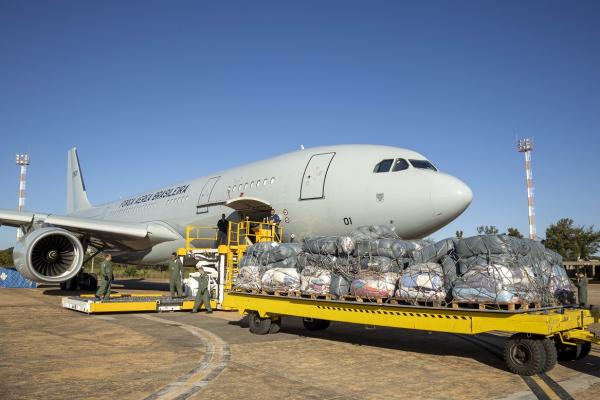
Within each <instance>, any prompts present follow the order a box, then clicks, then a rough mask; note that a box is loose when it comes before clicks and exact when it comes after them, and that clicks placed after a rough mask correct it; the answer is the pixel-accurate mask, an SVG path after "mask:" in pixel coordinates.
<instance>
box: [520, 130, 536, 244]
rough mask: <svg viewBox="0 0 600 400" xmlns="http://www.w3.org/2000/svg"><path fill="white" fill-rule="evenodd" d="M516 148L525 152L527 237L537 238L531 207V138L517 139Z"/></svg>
mask: <svg viewBox="0 0 600 400" xmlns="http://www.w3.org/2000/svg"><path fill="white" fill-rule="evenodd" d="M517 150H518V151H519V152H520V153H525V176H526V179H527V205H528V209H529V214H528V215H529V239H531V240H537V232H536V230H535V208H534V207H533V174H532V172H531V152H532V150H533V139H519V140H518V142H517Z"/></svg>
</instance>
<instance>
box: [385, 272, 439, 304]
mask: <svg viewBox="0 0 600 400" xmlns="http://www.w3.org/2000/svg"><path fill="white" fill-rule="evenodd" d="M396 297H399V298H400V299H402V300H404V301H406V302H409V303H416V302H419V301H422V302H429V303H441V302H442V301H444V299H445V298H446V290H445V289H444V273H443V270H442V266H441V265H440V264H437V263H425V264H415V265H411V266H410V267H408V268H407V269H405V270H404V271H402V272H401V273H400V277H399V279H398V289H397V290H396Z"/></svg>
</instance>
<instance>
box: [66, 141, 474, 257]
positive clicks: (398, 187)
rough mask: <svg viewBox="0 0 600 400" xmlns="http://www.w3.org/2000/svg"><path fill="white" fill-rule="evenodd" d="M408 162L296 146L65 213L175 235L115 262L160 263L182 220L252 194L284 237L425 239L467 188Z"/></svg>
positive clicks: (381, 154) (396, 155)
mask: <svg viewBox="0 0 600 400" xmlns="http://www.w3.org/2000/svg"><path fill="white" fill-rule="evenodd" d="M390 159H391V160H394V162H396V160H397V159H404V160H408V161H407V163H408V164H409V165H408V167H407V168H406V169H403V170H399V171H395V172H393V171H392V170H391V169H390V172H379V173H376V172H374V168H375V166H376V165H377V164H378V163H380V162H381V161H382V160H390ZM409 160H426V158H425V157H424V156H422V155H421V154H419V153H416V152H414V151H411V150H406V149H402V148H398V147H391V146H378V145H339V146H326V147H318V148H309V149H305V150H299V151H295V152H292V153H288V154H283V155H280V156H277V157H273V158H270V159H266V160H263V161H258V162H254V163H251V164H247V165H243V166H240V167H236V168H232V169H228V170H224V171H220V172H217V173H215V174H211V175H208V176H205V177H201V178H197V179H193V180H189V181H185V182H180V183H177V184H173V185H168V186H165V187H163V188H159V189H156V190H152V191H149V192H144V193H140V194H137V195H134V196H130V197H127V198H125V199H122V200H118V201H114V202H110V203H107V204H103V205H100V206H97V207H93V208H89V209H86V210H82V211H78V212H74V213H72V214H70V216H75V217H82V218H92V219H96V220H106V221H120V222H126V221H131V222H157V221H158V222H162V223H164V224H167V225H168V226H170V227H171V228H173V229H174V230H175V231H177V232H178V233H179V234H180V235H181V239H180V240H175V241H171V242H166V243H160V244H157V245H156V246H154V247H153V248H152V249H149V250H144V251H140V252H116V253H115V254H114V255H113V258H114V260H115V261H117V262H127V263H132V264H143V265H152V264H156V263H160V262H163V261H164V260H166V259H167V258H168V256H169V254H170V253H171V252H173V251H175V250H176V249H177V248H178V247H183V246H184V243H185V228H186V226H187V225H198V226H216V223H217V221H218V219H219V218H220V216H221V214H225V215H226V216H227V217H228V218H231V219H232V220H235V219H239V218H240V215H239V213H236V210H235V209H233V208H230V207H228V206H226V205H224V203H225V202H226V201H228V200H229V201H231V200H232V199H236V198H240V197H241V198H256V199H260V200H262V201H264V202H265V203H268V204H270V205H271V207H272V208H273V209H275V211H276V212H277V214H278V215H279V216H280V217H281V219H282V221H281V226H282V228H283V238H284V240H285V241H290V240H295V241H299V240H301V239H302V238H304V237H307V236H313V235H339V234H343V233H346V232H348V231H349V230H351V229H353V228H355V227H358V226H361V225H373V224H384V225H393V226H394V227H395V228H396V232H397V233H398V235H399V236H400V237H402V238H404V239H414V238H422V237H425V236H427V235H429V234H431V233H433V232H435V231H436V230H438V229H440V228H441V227H443V226H445V225H447V224H448V223H449V222H451V221H452V220H454V219H455V218H456V217H458V216H459V215H460V214H461V213H462V212H463V211H464V210H465V209H466V208H467V207H468V205H469V204H470V202H471V199H472V192H471V190H470V189H469V188H468V186H467V185H465V184H464V183H463V182H461V181H460V180H459V179H457V178H455V177H452V176H450V175H447V174H444V173H442V172H439V171H434V170H431V169H423V168H415V167H414V166H413V165H412V164H411V162H410V161H409Z"/></svg>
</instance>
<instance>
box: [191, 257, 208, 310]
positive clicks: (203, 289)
mask: <svg viewBox="0 0 600 400" xmlns="http://www.w3.org/2000/svg"><path fill="white" fill-rule="evenodd" d="M196 268H198V272H199V274H198V276H195V277H194V279H196V281H198V291H197V292H196V300H195V301H194V308H193V309H192V312H193V313H197V312H198V310H199V309H200V307H202V304H204V307H206V313H207V314H212V308H211V307H210V294H209V292H208V274H207V273H206V272H205V271H204V268H202V266H198V267H196Z"/></svg>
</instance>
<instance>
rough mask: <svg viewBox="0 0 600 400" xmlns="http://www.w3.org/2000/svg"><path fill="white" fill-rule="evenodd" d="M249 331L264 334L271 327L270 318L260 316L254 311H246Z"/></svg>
mask: <svg viewBox="0 0 600 400" xmlns="http://www.w3.org/2000/svg"><path fill="white" fill-rule="evenodd" d="M248 322H249V325H250V332H252V333H254V334H255V335H266V334H267V333H269V330H270V329H271V322H272V321H271V318H261V317H260V316H259V315H258V313H257V312H256V311H251V312H249V313H248Z"/></svg>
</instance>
